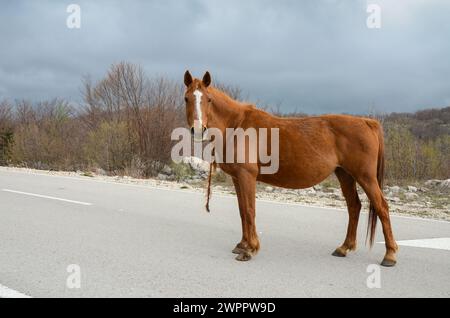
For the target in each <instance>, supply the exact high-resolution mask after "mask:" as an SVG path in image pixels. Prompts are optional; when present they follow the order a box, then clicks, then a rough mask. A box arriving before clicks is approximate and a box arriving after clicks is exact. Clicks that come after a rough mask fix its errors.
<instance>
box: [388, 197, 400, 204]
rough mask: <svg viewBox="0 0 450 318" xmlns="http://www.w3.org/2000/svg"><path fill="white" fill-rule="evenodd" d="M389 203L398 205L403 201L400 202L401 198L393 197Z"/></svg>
mask: <svg viewBox="0 0 450 318" xmlns="http://www.w3.org/2000/svg"><path fill="white" fill-rule="evenodd" d="M389 201H391V202H395V203H398V202H400V201H401V200H400V198H397V197H393V198H389Z"/></svg>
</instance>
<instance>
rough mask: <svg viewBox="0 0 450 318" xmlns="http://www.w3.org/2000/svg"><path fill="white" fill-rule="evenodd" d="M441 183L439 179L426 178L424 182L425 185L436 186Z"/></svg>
mask: <svg viewBox="0 0 450 318" xmlns="http://www.w3.org/2000/svg"><path fill="white" fill-rule="evenodd" d="M440 184H441V180H428V181H427V182H425V185H426V186H427V187H437V186H439V185H440Z"/></svg>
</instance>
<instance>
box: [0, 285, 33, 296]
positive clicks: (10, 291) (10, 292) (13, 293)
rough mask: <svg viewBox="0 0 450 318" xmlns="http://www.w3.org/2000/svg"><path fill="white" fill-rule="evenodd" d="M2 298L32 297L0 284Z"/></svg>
mask: <svg viewBox="0 0 450 318" xmlns="http://www.w3.org/2000/svg"><path fill="white" fill-rule="evenodd" d="M0 298H31V297H30V296H28V295H25V294H22V293H19V292H18V291H15V290H14V289H11V288H8V287H6V286H3V285H1V284H0Z"/></svg>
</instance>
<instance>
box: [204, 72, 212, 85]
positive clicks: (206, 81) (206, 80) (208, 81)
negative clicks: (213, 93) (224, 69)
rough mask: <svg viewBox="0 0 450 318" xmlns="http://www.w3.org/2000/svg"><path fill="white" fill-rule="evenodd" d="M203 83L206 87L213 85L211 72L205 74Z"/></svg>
mask: <svg viewBox="0 0 450 318" xmlns="http://www.w3.org/2000/svg"><path fill="white" fill-rule="evenodd" d="M203 85H205V87H208V86H209V85H211V74H209V72H206V73H205V76H203Z"/></svg>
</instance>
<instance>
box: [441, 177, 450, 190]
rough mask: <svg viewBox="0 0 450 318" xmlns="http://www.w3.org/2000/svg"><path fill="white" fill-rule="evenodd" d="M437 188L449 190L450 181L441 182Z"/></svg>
mask: <svg viewBox="0 0 450 318" xmlns="http://www.w3.org/2000/svg"><path fill="white" fill-rule="evenodd" d="M439 187H440V188H444V189H450V179H447V180H444V181H442V182H441V184H440V185H439Z"/></svg>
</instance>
